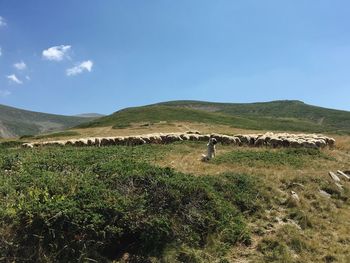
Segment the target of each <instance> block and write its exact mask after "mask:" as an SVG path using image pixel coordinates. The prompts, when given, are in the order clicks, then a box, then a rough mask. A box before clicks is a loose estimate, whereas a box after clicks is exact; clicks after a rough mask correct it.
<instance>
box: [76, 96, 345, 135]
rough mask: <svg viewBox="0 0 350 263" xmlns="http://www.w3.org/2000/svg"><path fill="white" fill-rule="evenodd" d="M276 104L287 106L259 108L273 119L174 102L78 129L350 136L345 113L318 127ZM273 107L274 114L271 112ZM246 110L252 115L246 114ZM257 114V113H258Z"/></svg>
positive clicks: (124, 112)
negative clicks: (224, 129)
mask: <svg viewBox="0 0 350 263" xmlns="http://www.w3.org/2000/svg"><path fill="white" fill-rule="evenodd" d="M276 103H277V105H280V108H281V109H282V106H283V104H289V102H272V103H262V105H265V104H266V108H267V109H268V108H271V109H270V111H271V112H275V114H274V115H273V114H267V113H266V112H264V111H263V110H262V107H261V106H260V105H259V104H246V105H247V109H246V110H244V105H245V104H217V103H209V102H193V101H188V102H186V101H179V102H176V101H174V102H166V103H162V104H156V105H150V106H143V107H135V108H127V109H124V110H121V111H117V112H115V113H113V114H111V115H108V116H106V117H102V118H99V119H97V120H94V121H92V122H89V123H85V124H82V125H79V126H78V127H79V128H89V127H103V126H113V127H115V128H121V127H128V126H129V125H130V124H131V123H140V122H154V123H156V122H160V121H167V122H175V121H189V122H200V123H212V124H224V125H230V126H233V127H236V128H244V129H256V130H280V131H304V132H345V133H348V132H350V113H349V112H344V115H345V117H344V121H343V123H337V122H336V121H333V122H332V123H329V124H328V123H326V122H323V123H321V122H319V121H317V120H313V119H312V118H310V117H308V116H307V115H306V116H303V115H302V110H298V114H294V115H293V114H289V115H288V114H287V112H288V110H287V109H284V110H281V114H280V115H278V109H277V108H278V107H275V104H276ZM292 104H295V105H296V106H295V108H296V109H297V108H298V106H300V107H304V105H306V104H302V103H292ZM234 105H239V106H238V108H240V109H241V110H240V111H238V109H237V112H234V108H235V107H234ZM254 105H255V106H254ZM281 105H282V106H281ZM274 107H275V110H273V109H272V108H274ZM307 107H313V106H307ZM248 108H249V109H251V110H252V112H255V113H249V109H248ZM314 108H317V107H314ZM254 109H255V110H254ZM321 109H322V108H321ZM259 111H260V112H261V113H259ZM296 111H297V110H296ZM334 111H335V110H329V113H328V111H327V110H325V113H324V116H327V120H328V118H331V117H333V116H335V117H337V118H338V119H339V116H338V115H335V114H333V112H334ZM335 112H338V111H335ZM339 112H340V111H339ZM332 114H333V115H332ZM346 116H347V118H346ZM325 119H326V118H325ZM347 122H349V125H348V126H347V125H346V123H347Z"/></svg>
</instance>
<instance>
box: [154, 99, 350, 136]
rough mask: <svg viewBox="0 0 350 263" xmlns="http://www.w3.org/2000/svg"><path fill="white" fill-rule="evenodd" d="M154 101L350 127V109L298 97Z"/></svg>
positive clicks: (211, 110)
mask: <svg viewBox="0 0 350 263" xmlns="http://www.w3.org/2000/svg"><path fill="white" fill-rule="evenodd" d="M155 105H166V106H173V107H181V108H190V109H198V110H204V111H210V112H219V113H224V114H228V115H234V116H241V117H248V118H256V117H273V118H296V119H300V120H305V121H311V122H313V123H315V124H318V125H320V126H323V127H325V128H326V129H331V130H338V131H339V130H340V131H341V130H343V131H350V112H348V111H341V110H334V109H327V108H322V107H317V106H313V105H308V104H306V103H304V102H301V101H295V100H280V101H271V102H258V103H214V102H203V101H170V102H163V103H159V104H155Z"/></svg>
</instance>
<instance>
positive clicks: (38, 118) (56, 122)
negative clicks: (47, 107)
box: [0, 105, 94, 138]
mask: <svg viewBox="0 0 350 263" xmlns="http://www.w3.org/2000/svg"><path fill="white" fill-rule="evenodd" d="M0 116H1V122H0V137H4V138H6V137H17V136H22V135H35V134H39V133H42V132H49V131H57V130H62V129H66V128H70V127H73V126H75V125H78V124H81V123H84V122H89V121H91V120H93V119H94V118H84V117H74V116H63V115H55V114H47V113H41V112H33V111H26V110H22V109H17V108H13V107H8V106H5V105H0Z"/></svg>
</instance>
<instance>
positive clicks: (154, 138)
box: [22, 132, 335, 148]
mask: <svg viewBox="0 0 350 263" xmlns="http://www.w3.org/2000/svg"><path fill="white" fill-rule="evenodd" d="M210 137H213V138H215V139H216V140H217V141H218V143H221V144H225V145H237V146H251V147H272V148H278V147H293V148H297V147H305V148H324V147H326V146H328V147H333V146H334V145H335V140H334V139H333V138H330V137H327V136H324V135H318V134H290V133H272V132H269V133H265V134H248V135H242V134H239V135H235V136H229V135H224V134H217V133H213V134H200V133H199V132H187V133H166V134H165V133H153V134H145V135H137V136H124V137H122V136H116V137H97V138H83V139H71V140H59V141H46V142H33V143H24V144H23V145H22V146H23V147H27V148H33V147H38V146H45V145H61V146H63V145H71V146H77V147H82V146H112V145H125V146H136V145H142V144H168V143H174V142H178V141H203V142H207V141H208V140H209V138H210Z"/></svg>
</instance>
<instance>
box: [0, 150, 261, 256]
mask: <svg viewBox="0 0 350 263" xmlns="http://www.w3.org/2000/svg"><path fill="white" fill-rule="evenodd" d="M159 148H160V146H150V145H144V146H140V147H122V146H121V147H106V148H71V147H67V148H66V147H65V148H61V147H47V148H41V149H40V148H38V149H22V150H21V151H18V150H6V151H0V157H1V160H5V161H2V165H1V167H0V182H1V184H0V185H1V186H0V201H1V202H0V219H1V222H6V224H5V225H6V233H11V235H7V236H6V239H5V241H6V242H5V241H4V244H6V245H2V243H1V242H2V241H1V240H0V255H1V256H3V255H6V257H7V258H11V259H13V261H15V260H16V259H19V258H26V259H27V260H28V261H31V262H34V261H36V262H37V261H39V262H44V261H57V260H58V259H59V260H60V261H72V260H73V259H74V260H73V261H79V260H80V261H86V260H87V259H88V258H89V259H93V260H97V261H99V262H105V261H110V260H114V259H119V258H121V257H122V255H123V254H125V253H129V254H130V256H131V257H132V258H134V259H135V260H136V261H135V262H140V260H141V262H147V260H148V258H149V257H156V258H162V257H163V255H164V251H166V250H167V248H168V247H173V248H176V251H175V254H177V255H179V257H181V256H180V254H181V253H180V252H181V249H180V248H181V247H184V246H186V247H188V248H190V250H192V251H201V250H203V249H205V247H206V246H207V245H208V240H210V239H211V238H216V239H217V242H219V243H220V244H222V247H223V248H225V249H226V248H228V247H229V245H232V244H236V243H237V242H242V243H245V244H249V242H250V235H249V230H248V229H247V226H246V224H245V219H244V216H243V213H248V214H249V213H255V212H256V211H258V210H259V209H260V207H261V201H260V200H259V194H258V193H259V191H260V190H259V189H260V188H261V186H259V185H258V184H257V182H258V180H256V179H254V178H252V177H251V176H247V175H237V174H232V173H227V174H224V175H222V176H202V177H194V176H191V175H187V174H183V173H178V172H175V171H174V170H172V169H170V168H160V167H156V166H152V165H150V164H148V162H149V160H152V159H154V158H157V155H158V154H161V151H158V150H159ZM5 156H8V157H7V158H8V159H6V158H5ZM8 168H9V170H11V172H10V174H8V173H5V172H4V170H5V169H8ZM0 231H2V232H4V233H5V227H4V226H0ZM3 236H5V235H3ZM196 255H197V256H196V257H199V258H200V257H202V256H203V255H202V253H198V254H196ZM201 255H202V256H201ZM183 256H184V255H183ZM138 260H139V261H138ZM189 262H190V261H189ZM203 262H205V261H203Z"/></svg>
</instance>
